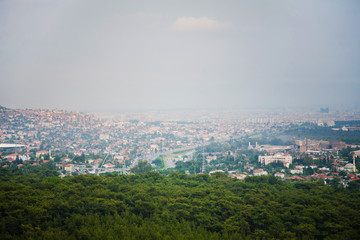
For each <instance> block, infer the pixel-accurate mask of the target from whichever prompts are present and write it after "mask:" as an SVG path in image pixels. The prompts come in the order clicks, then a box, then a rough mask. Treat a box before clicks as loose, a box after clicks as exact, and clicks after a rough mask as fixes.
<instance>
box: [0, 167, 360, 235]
mask: <svg viewBox="0 0 360 240" xmlns="http://www.w3.org/2000/svg"><path fill="white" fill-rule="evenodd" d="M35 170H36V172H34V171H35ZM35 170H32V171H29V172H27V173H22V172H20V171H15V172H14V171H10V170H5V169H1V170H0V171H1V173H0V179H1V180H0V216H1V220H0V229H1V230H0V239H61V240H63V239H256V238H257V239H274V238H275V239H294V238H295V239H296V238H297V239H358V238H359V236H360V201H359V199H360V192H359V189H358V183H356V182H353V183H352V184H351V185H350V188H347V189H335V188H332V187H328V186H324V185H323V184H322V183H319V182H297V183H292V182H282V181H280V180H278V179H277V178H275V177H273V176H268V177H251V178H246V179H245V180H244V181H240V180H236V179H232V178H228V177H226V176H225V175H222V174H217V175H212V176H208V175H198V176H187V175H185V174H179V173H173V174H172V175H170V176H164V175H161V174H159V173H156V172H150V173H147V174H144V175H130V176H126V175H104V176H90V175H88V176H86V175H80V176H74V177H65V178H63V179H61V178H59V177H57V176H56V175H57V174H56V172H53V171H50V170H45V169H41V168H36V169H35Z"/></svg>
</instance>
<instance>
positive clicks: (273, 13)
mask: <svg viewBox="0 0 360 240" xmlns="http://www.w3.org/2000/svg"><path fill="white" fill-rule="evenodd" d="M359 10H360V4H359V3H358V2H357V1H344V2H337V1H317V2H313V1H302V2H295V1H276V2H271V3H270V2H265V1H240V2H238V1H226V2H218V1H211V2H208V1H197V2H196V3H194V2H192V1H181V2H177V4H173V3H168V2H166V1H153V2H151V3H149V2H146V1H136V2H122V1H121V2H117V1H108V2H106V3H103V2H96V1H77V2H73V1H57V0H17V1H8V0H5V1H1V2H0V41H1V43H2V44H1V46H0V55H1V56H2V57H1V58H0V79H1V91H0V105H2V106H5V107H9V108H32V109H38V108H52V109H53V108H60V109H66V110H81V111H98V110H103V111H133V110H165V109H244V108H245V109H249V108H287V107H292V108H293V107H295V108H304V107H314V108H319V107H330V109H333V108H341V107H345V106H350V107H359V103H360V97H359V95H358V92H359V90H360V81H359V76H360V72H359V68H358V66H357V65H358V63H359V62H360V46H359V44H358V43H359V41H360V28H359V27H358V26H357V25H358V22H360V16H359V15H358V14H357V13H358V11H359Z"/></svg>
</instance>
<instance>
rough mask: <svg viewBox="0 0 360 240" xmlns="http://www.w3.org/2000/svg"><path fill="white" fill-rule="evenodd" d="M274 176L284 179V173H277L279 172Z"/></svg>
mask: <svg viewBox="0 0 360 240" xmlns="http://www.w3.org/2000/svg"><path fill="white" fill-rule="evenodd" d="M274 176H275V177H279V178H282V179H284V177H285V174H284V173H279V172H277V173H275V174H274Z"/></svg>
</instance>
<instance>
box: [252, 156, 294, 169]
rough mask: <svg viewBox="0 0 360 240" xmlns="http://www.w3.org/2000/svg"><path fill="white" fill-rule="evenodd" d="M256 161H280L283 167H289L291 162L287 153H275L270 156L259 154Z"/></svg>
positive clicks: (265, 163)
mask: <svg viewBox="0 0 360 240" xmlns="http://www.w3.org/2000/svg"><path fill="white" fill-rule="evenodd" d="M258 161H259V162H260V163H261V164H263V165H265V166H266V165H268V164H270V163H274V162H275V163H282V164H284V166H285V167H287V168H288V167H289V166H290V164H292V156H290V155H288V154H275V155H272V156H259V157H258Z"/></svg>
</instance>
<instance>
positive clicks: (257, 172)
mask: <svg viewBox="0 0 360 240" xmlns="http://www.w3.org/2000/svg"><path fill="white" fill-rule="evenodd" d="M267 174H268V173H267V171H265V170H264V169H255V170H254V171H253V175H254V176H261V175H267Z"/></svg>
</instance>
